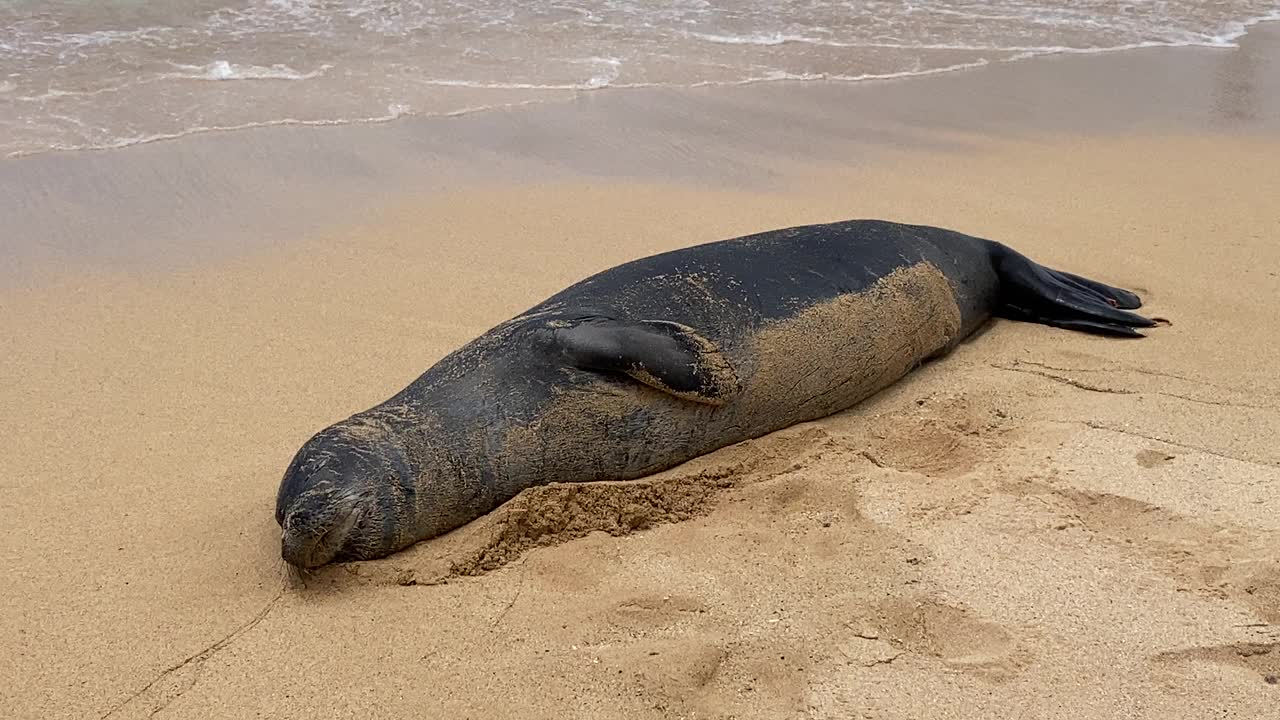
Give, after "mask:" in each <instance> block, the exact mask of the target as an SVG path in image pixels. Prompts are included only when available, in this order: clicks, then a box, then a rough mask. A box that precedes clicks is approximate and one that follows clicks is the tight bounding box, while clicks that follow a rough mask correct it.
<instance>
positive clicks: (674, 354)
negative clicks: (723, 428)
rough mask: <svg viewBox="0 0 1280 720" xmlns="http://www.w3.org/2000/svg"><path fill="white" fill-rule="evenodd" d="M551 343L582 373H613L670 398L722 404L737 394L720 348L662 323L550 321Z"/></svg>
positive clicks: (683, 328) (599, 319) (691, 332)
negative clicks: (552, 338)
mask: <svg viewBox="0 0 1280 720" xmlns="http://www.w3.org/2000/svg"><path fill="white" fill-rule="evenodd" d="M553 323H554V325H553V326H555V325H558V327H555V330H554V335H555V340H556V344H557V345H558V346H559V347H560V349H561V350H563V351H564V353H565V354H566V355H567V356H568V358H569V361H570V362H571V363H573V364H574V365H575V366H576V367H579V368H582V369H584V370H596V371H601V372H617V373H622V374H625V375H628V376H630V377H631V378H632V379H634V380H637V381H639V382H642V383H644V384H645V385H648V386H649V387H652V388H656V389H658V390H661V391H663V392H665V393H670V394H671V395H675V396H676V397H679V398H683V399H685V400H691V401H693V402H698V403H703V404H707V405H723V404H724V403H726V402H728V400H729V399H730V398H731V397H732V396H733V395H735V394H736V393H737V392H738V390H739V384H738V377H737V375H736V374H735V373H734V372H733V368H732V367H731V366H730V365H729V361H728V360H727V359H725V357H724V355H722V354H721V353H720V350H719V349H718V348H716V346H715V345H714V344H713V343H712V342H711V341H710V340H707V339H706V338H704V337H702V336H701V335H699V334H698V333H697V332H695V331H694V330H693V329H692V328H689V327H686V326H684V325H680V324H678V323H673V322H667V321H665V320H641V321H633V320H614V319H612V318H603V317H593V318H587V319H582V320H577V321H573V322H568V323H564V322H563V321H553Z"/></svg>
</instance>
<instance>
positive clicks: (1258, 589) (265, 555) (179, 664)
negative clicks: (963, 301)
mask: <svg viewBox="0 0 1280 720" xmlns="http://www.w3.org/2000/svg"><path fill="white" fill-rule="evenodd" d="M1277 68H1280V33H1277V31H1276V28H1275V27H1274V26H1271V27H1264V28H1260V29H1258V30H1256V31H1255V32H1254V33H1251V35H1250V36H1249V37H1248V38H1246V39H1245V41H1244V46H1243V47H1242V48H1241V49H1240V50H1233V51H1222V52H1202V51H1193V50H1181V51H1175V50H1150V51H1137V52H1132V53H1123V54H1117V55H1107V56H1100V57H1066V58H1047V59H1042V60H1037V61H1030V62H1026V63H1020V64H1016V65H1008V66H998V67H993V68H986V69H982V70H978V71H973V72H966V73H957V74H954V75H950V76H945V77H932V78H922V79H916V80H904V81H895V82H883V83H873V84H865V85H862V86H858V87H835V86H821V85H818V86H808V85H806V86H795V85H791V86H784V85H778V86H757V87H744V88H730V89H719V90H717V89H701V90H692V91H662V92H658V91H653V92H650V91H637V92H635V93H591V94H586V95H583V96H582V97H581V98H579V99H578V100H576V101H574V102H572V103H567V104H561V105H549V106H543V107H530V108H522V109H515V110H510V111H502V112H495V113H485V114H479V115H474V116H469V117H462V118H452V119H447V120H446V119H434V120H430V119H423V120H409V121H403V122H399V123H393V124H389V125H386V126H379V127H363V128H329V129H315V128H297V129H289V128H276V129H270V130H263V131H252V132H242V133H230V134H222V135H207V136H199V137H192V138H187V139H184V140H181V141H176V142H171V143H156V144H153V145H148V146H140V147H136V148H131V149H128V150H123V151H111V152H102V153H90V154H78V155H49V156H33V157H27V158H17V159H13V160H8V161H5V162H3V163H0V190H2V191H3V192H0V215H3V216H4V217H7V218H12V219H13V222H12V224H10V225H9V227H10V228H11V229H10V230H7V232H6V241H5V244H4V247H3V253H4V258H3V260H4V262H5V265H6V268H7V269H6V270H5V271H4V272H3V274H0V277H3V283H4V284H3V289H2V290H0V330H3V333H4V335H5V336H6V337H8V338H11V341H10V342H9V343H6V351H5V352H4V354H3V355H0V367H3V372H0V397H3V398H5V402H4V403H3V407H0V437H4V438H5V441H4V452H3V453H2V454H0V478H3V479H2V480H0V483H3V488H4V489H5V492H4V493H0V512H2V514H3V516H4V517H5V518H6V519H7V522H6V523H5V524H4V526H3V534H2V535H0V537H2V539H0V556H2V557H3V558H4V561H5V566H6V568H7V569H8V571H9V581H8V582H6V583H4V584H3V585H2V586H0V606H3V607H4V608H5V610H4V615H3V623H2V624H0V677H2V678H4V681H3V682H0V703H3V706H4V707H5V708H7V711H6V714H7V715H10V716H13V717H20V718H51V717H92V718H98V717H107V716H109V717H119V718H128V717H147V716H150V715H154V716H156V717H211V716H216V717H255V716H270V717H316V716H319V717H402V716H406V715H411V716H427V717H471V718H489V717H493V718H504V717H521V718H530V717H538V718H541V717H547V718H552V717H555V718H589V717H600V718H622V717H635V718H679V717H688V718H693V717H698V718H729V717H738V718H796V717H816V718H850V717H874V718H899V717H901V718H907V717H939V718H942V717H960V718H983V717H993V718H994V717H1010V716H1026V717H1041V718H1057V717H1061V718H1068V717H1069V718H1095V717H1096V718H1110V717H1153V718H1154V717H1162V718H1163V717H1204V716H1208V715H1210V714H1214V713H1216V714H1226V715H1228V716H1232V715H1234V716H1239V717H1264V716H1266V714H1267V713H1270V712H1273V711H1274V708H1275V706H1276V702H1277V700H1278V699H1280V685H1276V684H1273V683H1272V682H1269V680H1268V679H1269V678H1271V679H1272V680H1274V678H1275V676H1277V675H1280V562H1277V559H1276V554H1275V548H1276V547H1277V540H1280V519H1278V518H1280V499H1277V498H1278V496H1277V494H1276V492H1275V489H1276V487H1277V483H1280V452H1278V451H1277V449H1276V447H1275V442H1274V438H1275V437H1277V435H1278V434H1280V380H1277V375H1276V373H1275V371H1274V368H1275V367H1276V366H1277V363H1280V325H1278V324H1277V322H1276V320H1275V307H1274V305H1275V303H1276V300H1277V298H1280V277H1277V275H1278V273H1280V271H1277V269H1276V268H1277V267H1278V266H1280V262H1278V261H1280V248H1278V247H1277V244H1276V239H1277V238H1278V237H1280V215H1277V213H1276V211H1275V205H1274V198H1275V197H1280V164H1278V163H1277V162H1276V158H1280V132H1278V131H1277V128H1278V126H1280V111H1278V108H1280V87H1277V85H1276V84H1277V82H1280V80H1277V78H1280V73H1277V72H1276V69H1277ZM851 217H882V218H886V219H893V220H900V221H905V222H922V223H929V224H936V225H944V226H950V227H954V228H956V229H960V230H964V231H967V232H972V233H975V234H980V235H985V236H988V237H992V238H995V239H999V240H1002V241H1005V242H1008V243H1009V244H1011V245H1013V246H1015V247H1016V248H1018V249H1019V250H1021V251H1023V252H1025V253H1027V254H1029V255H1031V256H1032V257H1034V258H1035V259H1037V260H1039V261H1041V262H1043V263H1045V264H1048V265H1052V266H1055V267H1061V268H1064V269H1069V270H1071V271H1074V272H1077V273H1080V274H1085V275H1091V276H1094V277H1097V278H1099V279H1101V280H1104V281H1106V282H1109V283H1112V284H1116V285H1121V286H1125V287H1130V288H1133V289H1136V290H1138V291H1139V292H1140V293H1141V294H1142V295H1143V297H1144V298H1145V299H1146V300H1147V302H1148V307H1147V311H1148V312H1150V313H1151V314H1154V315H1158V316H1161V317H1165V318H1168V319H1169V320H1171V322H1172V325H1170V326H1168V327H1162V328H1157V329H1155V330H1152V331H1151V332H1150V333H1149V337H1148V338H1147V339H1144V340H1141V341H1135V342H1127V341H1117V340H1111V339H1106V338H1097V337H1091V336H1086V335H1081V334H1077V333H1071V332H1066V331H1062V330H1055V329H1052V328H1047V327H1041V326H1033V325H1027V324H1018V323H1012V322H997V323H994V324H993V325H992V326H991V327H990V328H989V329H987V330H986V331H985V332H983V333H982V334H981V335H980V336H979V337H976V338H975V339H974V340H973V341H972V342H970V343H967V344H965V345H964V346H962V347H961V348H960V349H958V350H957V351H956V352H955V353H953V354H952V355H951V356H950V357H948V358H946V359H944V360H942V361H939V362H936V363H932V364H930V365H928V366H926V367H925V368H923V369H921V370H920V371H918V372H916V373H914V374H913V375H911V376H910V377H908V378H907V379H905V380H903V381H902V382H900V383H898V384H897V385H895V386H894V387H893V388H891V389H890V390H888V391H886V392H884V393H882V394H880V395H879V396H877V397H876V398H874V399H873V400H871V401H869V402H867V403H864V404H863V405H861V406H859V407H858V408H856V409H855V410H853V411H851V412H847V413H844V414H841V415H839V416H836V417H832V418H828V419H825V420H822V421H819V422H815V423H808V424H805V425H802V426H797V427H795V428H792V429H790V430H787V431H784V432H781V433H777V434H775V435H772V436H769V437H766V438H762V439H760V440H757V441H752V442H749V443H745V444H743V445H739V446H735V447H732V448H727V449H725V450H723V451H720V452H717V453H713V454H712V455H709V456H707V457H705V458H702V459H699V460H697V461H695V462H693V463H690V464H688V465H686V466H683V467H680V468H676V469H674V470H672V471H669V472H667V473H663V474H662V475H660V476H657V477H655V478H651V479H647V480H642V481H637V482H636V483H631V484H623V485H616V484H603V485H592V486H576V487H571V488H553V489H547V490H542V491H535V492H531V493H527V494H526V495H524V496H522V497H521V498H519V499H517V500H516V501H514V502H513V503H511V504H510V505H509V506H508V507H504V508H503V509H500V510H499V511H498V512H496V513H494V514H493V515H491V516H489V517H487V518H484V519H482V520H480V521H477V522H476V523H473V524H472V525H470V526H468V527H466V528H464V529H462V530H460V531H458V532H456V533H453V534H451V535H449V536H447V537H445V538H442V539H440V540H438V541H433V542H429V543H424V544H420V545H419V546H416V547H415V548H413V549H411V550H409V551H407V552H404V553H401V554H398V555H396V556H394V557H392V558H389V559H387V560H383V561H378V562H371V563H360V564H352V565H348V566H341V567H334V568H329V569H326V570H323V571H321V572H319V573H317V574H315V575H313V576H311V577H309V578H307V579H306V581H305V583H302V582H299V581H298V580H297V579H294V578H291V577H290V576H289V575H288V574H287V573H286V572H285V571H284V568H283V567H282V564H281V562H280V560H279V548H278V529H277V527H276V525H275V523H274V520H273V518H272V510H273V502H274V494H275V490H276V483H277V482H278V480H279V477H280V474H281V472H282V471H283V468H284V466H285V464H286V463H287V462H288V460H289V458H290V457H291V455H292V453H293V452H294V450H296V448H297V447H298V446H299V445H300V444H301V443H302V442H303V441H304V440H305V439H306V438H307V437H308V436H309V435H310V434H311V433H312V432H314V431H315V430H317V429H319V428H320V427H322V426H324V425H325V424H327V423H329V422H332V421H334V420H337V419H340V418H341V417H345V416H346V415H348V414H350V413H352V412H356V411H358V410H361V409H363V408H365V407H368V406H369V405H371V404H374V403H376V402H379V401H381V400H382V399H384V398H386V397H387V396H389V395H390V394H391V393H393V392H395V391H397V390H399V389H400V388H401V387H403V386H404V385H405V384H407V383H408V382H409V381H411V380H412V379H413V378H414V377H416V376H417V375H418V374H419V373H420V372H421V371H422V370H424V369H425V368H426V367H428V366H429V365H430V364H431V363H432V362H434V361H435V360H437V359H439V358H440V357H441V356H443V355H444V354H445V353H446V352H448V351H449V350H451V349H453V348H455V347H457V346H458V345H460V344H461V343H463V342H465V341H467V340H468V339H470V338H471V337H474V336H475V335H476V334H478V333H480V332H483V331H484V330H485V329H487V328H488V327H490V326H491V325H493V324H494V323H497V322H499V321H501V320H503V319H505V318H507V317H509V316H511V315H512V314H514V313H517V312H519V311H521V310H523V309H524V308H526V307H528V306H530V305H532V304H534V303H536V302H537V301H539V300H541V299H542V298H543V297H545V296H547V295H549V294H550V293H552V292H554V291H556V290H558V289H560V288H561V287H563V286H564V285H566V284H568V283H571V282H573V281H575V280H577V279H580V278H582V277H584V276H586V275H587V274H590V273H592V272H594V271H596V270H599V269H602V268H605V267H608V266H610V265H613V264H616V263H618V262H622V261H625V260H628V259H631V258H635V257H639V256H642V255H647V254H651V253H653V252H658V251H661V250H666V249H671V248H676V247H681V246H686V245H691V244H694V243H698V242H704V241H709V240H716V239H720V238H724V237H731V236H734V235H738V234H743V233H747V232H752V231H757V230H761V229H767V228H772V227H780V226H785V225H792V224H799V223H808V222H821V221H827V220H836V219H844V218H851ZM637 488H642V489H643V490H638V489H637ZM624 506H626V507H628V512H631V513H635V512H637V510H636V509H635V508H636V507H639V508H640V510H639V512H642V513H643V514H644V517H645V518H646V519H647V520H648V523H649V526H648V527H646V528H644V529H642V530H640V531H638V532H634V533H630V534H610V532H608V531H613V532H615V533H620V530H619V529H618V528H619V523H618V521H617V520H618V513H619V512H620V510H619V508H621V507H624ZM530 512H532V513H539V514H542V515H545V516H548V517H551V516H555V517H557V518H559V519H558V520H557V522H556V523H550V524H549V525H550V527H549V528H548V527H543V528H542V529H540V530H538V531H536V532H534V531H531V530H529V529H528V528H527V526H526V525H523V524H522V523H520V522H519V521H518V520H519V518H520V517H521V514H522V513H523V514H526V515H527V514H528V513H530Z"/></svg>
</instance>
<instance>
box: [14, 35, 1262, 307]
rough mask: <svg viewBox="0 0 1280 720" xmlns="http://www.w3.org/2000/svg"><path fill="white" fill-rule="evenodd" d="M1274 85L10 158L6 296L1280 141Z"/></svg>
mask: <svg viewBox="0 0 1280 720" xmlns="http://www.w3.org/2000/svg"><path fill="white" fill-rule="evenodd" d="M1269 69H1270V70H1272V71H1269ZM1275 69H1280V23H1263V24H1260V25H1257V26H1255V27H1254V28H1253V29H1252V30H1251V31H1250V33H1249V34H1247V35H1246V36H1244V37H1243V38H1242V40H1241V46H1240V48H1237V49H1222V50H1218V49H1206V48H1149V49H1140V50H1130V51H1121V52H1116V53H1103V54H1098V55H1070V56H1047V57H1040V58H1033V59H1030V60H1026V61H1021V62H1018V63H1011V64H1004V65H991V66H987V67H983V68H976V69H973V70H971V71H966V72H962V73H944V74H940V75H934V76H924V77H917V78H906V79H901V80H887V81H872V82H866V83H855V84H848V85H844V84H833V83H768V84H763V85H755V86H742V87H735V88H725V87H715V88H695V89H680V90H675V89H636V90H631V91H628V92H626V93H618V94H614V95H606V94H601V93H588V94H585V95H582V96H580V97H578V98H576V99H574V100H571V101H566V102H561V103H550V104H541V105H532V106H526V107H519V108H514V109H498V110H492V111H485V112H482V113H476V114H472V115H465V116H457V117H410V118H401V119H399V120H396V121H393V122H389V123H385V124H379V125H367V126H328V127H264V128H251V129H247V130H243V131H235V132H230V133H209V134H202V135H193V136H187V137H184V138H179V139H177V140H172V141H166V142H162V143H153V144H147V145H138V146H133V147H129V148H122V149H116V150H104V151H90V152H70V153H50V154H40V155H31V156H25V157H20V158H8V159H5V160H0V216H4V217H7V218H12V219H13V220H12V224H11V228H12V229H11V230H10V237H12V238H14V241H13V242H11V243H6V246H5V247H4V248H2V249H0V266H2V267H5V268H8V269H7V270H0V288H4V287H13V286H15V285H17V286H21V285H31V284H33V283H38V282H40V281H39V278H40V277H42V276H45V277H47V276H48V274H49V272H50V271H51V270H53V269H54V268H58V270H61V271H64V272H65V271H70V272H73V273H74V272H77V271H88V270H90V269H92V270H93V271H108V272H115V271H120V272H125V273H132V272H145V271H147V269H148V268H150V269H157V270H165V269H172V268H175V267H190V266H191V264H192V263H195V264H199V263H201V262H207V261H213V260H217V259H219V258H228V257H236V256H240V255H243V254H245V253H252V252H254V251H256V250H258V249H262V248H270V247H273V246H279V245H280V244H282V243H287V242H288V238H296V237H300V236H303V235H306V234H308V233H314V232H316V231H319V230H321V229H323V228H324V227H326V226H329V225H332V224H334V223H341V222H343V221H344V215H350V214H351V213H352V212H355V213H368V212H374V211H376V208H377V207H378V206H379V205H380V204H381V203H382V202H383V201H384V198H386V197H388V196H391V197H396V196H415V195H424V196H425V195H438V194H440V193H442V192H449V191H453V190H465V189H469V188H482V187H486V186H496V187H505V186H512V185H520V184H524V183H529V182H534V183H538V182H556V181H573V180H574V179H576V178H581V177H596V178H627V179H636V180H644V179H646V178H649V179H653V178H662V179H664V180H668V181H676V182H685V183H690V184H695V185H700V184H706V183H714V184H717V185H720V186H724V187H735V188H753V189H764V188H768V187H776V186H778V185H780V184H785V182H786V180H785V178H786V176H787V175H788V174H789V173H792V172H799V173H801V174H803V173H804V172H807V168H812V167H821V166H823V165H826V164H830V163H846V164H850V165H854V166H856V165H857V164H858V163H860V162H864V161H865V160H866V159H868V158H870V157H873V156H874V155H875V154H876V153H878V152H880V151H881V150H883V149H884V148H896V149H901V148H909V147H917V148H924V149H933V150H937V151H941V152H946V151H955V150H963V149H964V147H965V146H966V144H967V143H969V142H970V141H972V140H974V139H977V138H981V137H984V136H986V137H993V136H1005V137H1019V136H1033V135H1036V134H1043V133H1052V134H1055V135H1063V134H1068V135H1069V134H1082V135H1090V134H1094V133H1105V134H1110V135H1114V134H1124V133H1134V132H1169V133H1178V132H1184V131H1185V132H1201V131H1208V132H1217V133H1228V134H1239V133H1244V134H1257V133H1261V134H1263V135H1266V134H1267V133H1270V132H1272V131H1274V130H1275V129H1276V128H1277V127H1280V100H1277V98H1280V72H1275V71H1274V70H1275ZM1046 87H1051V88H1053V89H1054V90H1055V93H1056V94H1047V93H1045V92H1044V91H1043V89H1044V88H1046ZM973 98H984V100H983V102H981V103H974V102H971V99H973ZM779 108H788V110H786V111H783V112H780V111H779ZM211 207H218V208H225V209H227V210H228V211H230V212H219V213H212V212H210V210H209V208H211ZM52 208H57V209H58V214H57V215H56V216H53V217H51V213H50V212H49V210H50V209H52ZM254 238H257V239H254ZM177 258H181V259H177ZM55 272H57V271H56V270H55Z"/></svg>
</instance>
